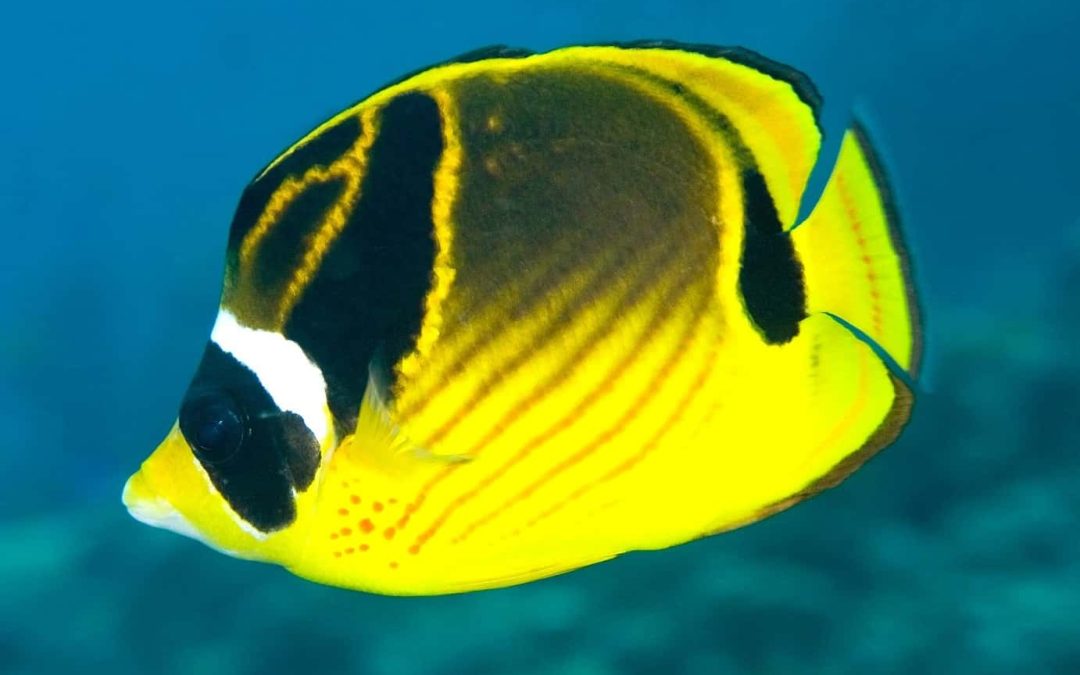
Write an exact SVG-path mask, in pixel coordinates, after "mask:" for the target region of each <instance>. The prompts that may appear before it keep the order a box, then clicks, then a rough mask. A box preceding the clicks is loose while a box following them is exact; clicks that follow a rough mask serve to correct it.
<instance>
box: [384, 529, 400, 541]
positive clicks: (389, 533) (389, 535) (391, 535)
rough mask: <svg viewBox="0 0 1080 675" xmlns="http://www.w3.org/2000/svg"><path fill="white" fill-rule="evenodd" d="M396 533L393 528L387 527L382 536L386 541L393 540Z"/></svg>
mask: <svg viewBox="0 0 1080 675" xmlns="http://www.w3.org/2000/svg"><path fill="white" fill-rule="evenodd" d="M396 532H397V530H395V529H394V528H392V527H388V528H386V531H385V532H383V536H384V537H386V538H387V539H393V538H394V534H395V533H396Z"/></svg>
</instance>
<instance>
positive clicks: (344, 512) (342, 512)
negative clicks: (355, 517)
mask: <svg viewBox="0 0 1080 675" xmlns="http://www.w3.org/2000/svg"><path fill="white" fill-rule="evenodd" d="M337 512H338V515H339V516H347V515H349V509H346V508H344V507H342V508H340V509H338V510H337Z"/></svg>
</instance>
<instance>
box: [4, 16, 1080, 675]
mask: <svg viewBox="0 0 1080 675" xmlns="http://www.w3.org/2000/svg"><path fill="white" fill-rule="evenodd" d="M1078 35H1080V4H1076V3H1069V2H1061V1H1060V0H1057V1H1052V0H1026V1H1025V2H992V1H989V0H953V1H951V2H937V1H931V0H880V1H876V2H868V1H859V0H822V1H820V2H795V1H792V0H772V1H762V2H739V3H721V2H708V1H706V0H688V1H684V2H670V3H656V2H631V1H622V2H615V1H611V0H607V1H575V2H569V1H564V0H559V1H557V2H544V3H522V4H517V3H494V2H485V1H479V2H474V1H469V0H465V1H463V2H452V3H442V4H440V3H434V2H432V3H427V4H422V3H415V2H409V1H407V0H406V1H403V2H390V3H367V2H357V1H353V2H317V3H301V2H295V3H284V2H258V3H256V2H248V3H218V2H206V1H204V0H195V1H193V2H174V3H152V2H114V1H108V0H105V1H102V2H91V3H85V2H69V1H67V0H59V2H51V3H17V4H11V5H10V6H6V7H5V9H4V11H3V20H2V22H0V63H2V64H3V65H2V66H0V85H2V86H0V92H2V98H3V103H2V104H0V147H2V155H0V157H2V160H0V225H2V227H3V234H4V241H5V243H6V245H5V247H4V254H3V256H2V257H3V263H2V265H0V307H2V312H3V313H2V316H3V324H2V325H0V415H2V425H0V429H2V430H3V434H2V439H3V443H2V445H0V481H2V484H0V495H2V497H0V503H2V507H0V673H6V674H11V675H16V674H20V675H21V674H31V673H32V674H35V675H37V674H48V673H71V672H79V673H86V674H89V673H97V672H101V673H110V674H121V673H140V674H142V673H169V674H173V673H175V674H187V673H200V674H203V673H205V674H207V675H214V674H218V673H221V674H226V673H228V674H234V673H235V674H239V675H246V674H252V675H255V674H258V675H270V674H272V673H298V672H299V673H311V674H315V673H319V674H328V675H329V674H334V673H362V674H367V673H371V674H374V675H390V674H398V673H426V674H431V675H441V674H450V673H462V674H475V675H480V674H503V673H522V674H530V675H532V674H537V675H539V674H549V673H566V674H572V675H609V674H610V675H615V674H622V673H626V674H638V673H641V674H645V673H803V672H805V673H845V674H846V673H954V672H964V673H1002V674H1004V673H1009V674H1012V673H1080V458H1078V452H1080V363H1078V359H1077V356H1078V350H1077V347H1076V344H1077V340H1080V309H1078V307H1080V304H1078V303H1080V301H1078V300H1077V298H1078V297H1080V161H1078V158H1080V124H1078V122H1080V67H1078V66H1080V42H1078V37H1077V36H1078ZM646 37H648V38H673V39H678V40H682V41H689V42H701V43H715V44H725V45H744V46H747V47H751V48H753V49H755V50H757V51H760V52H762V53H764V54H766V55H768V56H770V57H772V58H774V59H777V60H780V61H783V62H786V63H789V64H791V65H793V66H795V67H797V68H799V69H801V70H803V71H804V72H806V73H808V74H809V75H810V76H811V77H812V78H813V79H814V81H815V82H816V83H817V85H818V87H819V88H820V90H821V91H822V93H823V94H824V98H825V101H826V108H825V114H824V118H823V119H824V124H825V126H826V127H827V129H828V131H829V136H828V138H827V140H826V144H825V146H824V149H823V155H824V156H825V157H831V155H832V154H834V153H835V152H836V148H837V145H838V142H839V138H840V131H841V130H842V129H843V128H844V126H845V125H846V123H847V122H848V120H849V118H850V114H851V112H852V111H853V110H857V111H859V114H860V115H861V116H862V117H863V118H865V119H867V120H869V123H870V126H871V128H872V129H873V131H874V135H875V138H876V139H877V141H878V142H879V143H880V145H881V146H882V148H883V151H884V155H885V161H886V163H887V165H888V167H889V169H890V173H891V177H892V181H893V183H894V186H895V189H896V192H897V194H898V198H899V205H900V209H901V212H902V216H903V220H904V224H905V232H906V237H907V240H908V242H909V245H910V247H911V249H912V255H913V259H914V263H915V268H916V273H917V279H918V284H919V289H920V292H921V296H922V299H923V308H924V313H925V317H926V328H927V345H928V348H929V355H928V360H927V364H926V369H925V371H926V372H925V376H924V378H923V380H922V383H921V387H922V388H923V389H924V391H923V392H922V395H921V396H920V398H919V399H918V402H917V404H916V412H915V416H914V419H913V420H912V423H911V425H910V426H909V428H908V429H907V431H906V432H905V434H904V435H903V437H902V438H901V440H900V441H899V442H898V443H896V444H895V445H894V446H892V447H890V448H889V449H888V450H887V451H885V452H884V453H882V454H881V455H880V456H879V457H877V458H875V459H874V460H873V461H872V462H870V463H869V464H868V465H867V466H866V467H865V468H864V469H862V470H861V471H859V472H858V473H857V474H855V475H854V476H853V477H852V478H851V479H850V480H848V481H847V482H846V483H844V484H843V485H842V486H841V487H839V488H838V489H835V490H831V491H828V492H827V493H825V494H823V495H821V496H819V497H818V498H816V499H813V500H811V501H809V502H806V503H804V504H802V505H800V506H798V507H796V508H794V509H792V510H790V511H788V512H785V513H782V514H780V515H779V516H776V517H774V518H771V519H768V520H766V521H763V522H761V523H758V524H756V525H753V526H751V527H748V528H746V529H742V530H738V531H736V532H733V533H730V534H727V535H723V536H719V537H714V538H710V539H706V540H702V541H698V542H695V543H692V544H689V545H685V546H681V547H677V548H674V549H670V550H667V551H662V552H652V553H636V554H630V555H627V556H624V557H622V558H620V559H618V560H615V561H613V562H609V563H605V564H602V565H598V566H594V567H591V568H588V569H584V570H581V571H578V572H574V573H571V574H568V575H565V576H562V577H558V578H554V579H550V580H546V581H541V582H537V583H533V584H529V585H525V586H521V587H516V588H510V589H506V590H499V591H490V592H483V593H474V594H468V595H462V596H451V597H441V598H411V599H409V598H406V599H401V598H387V597H378V596H372V595H364V594H360V593H353V592H347V591H342V590H337V589H333V588H327V587H322V586H317V585H314V584H312V583H309V582H306V581H303V580H301V579H298V578H295V577H293V576H291V575H289V574H288V573H287V572H285V571H284V570H282V569H279V568H276V567H271V566H267V565H259V564H253V563H245V562H240V561H237V560H233V559H230V558H228V557H225V556H223V555H220V554H218V553H216V552H214V551H211V550H210V549H208V548H206V547H204V546H202V545H201V544H198V543H196V542H194V541H190V540H187V539H185V538H182V537H179V536H177V535H174V534H172V533H168V532H165V531H162V530H155V529H151V528H148V527H146V526H144V525H141V524H139V523H137V522H135V521H134V520H133V519H131V518H130V517H129V516H128V514H127V513H126V511H125V509H124V508H123V506H122V505H121V503H120V492H121V488H122V486H123V483H124V480H125V479H126V478H127V476H128V475H129V474H130V473H131V472H132V471H134V470H135V468H136V467H137V466H138V465H139V463H140V462H141V461H142V460H143V459H144V458H145V457H146V456H147V455H148V454H149V452H150V451H151V450H152V449H153V447H154V446H155V445H156V444H157V442H158V441H159V440H160V439H161V437H162V436H163V435H164V434H165V432H166V431H167V430H168V428H169V426H170V425H171V424H172V421H173V419H174V417H175V415H176V409H177V404H178V402H179V400H180V397H181V395H182V394H183V391H184V389H185V388H186V386H187V383H188V380H189V378H190V376H191V374H192V372H193V369H194V367H195V365H196V363H197V360H198V358H199V356H200V353H201V351H202V349H203V345H204V341H205V339H206V336H207V333H208V330H209V326H210V322H211V321H212V319H213V317H214V314H215V312H216V307H217V296H218V291H219V284H220V281H221V279H220V274H221V261H222V254H223V250H224V242H225V236H226V232H227V228H228V224H229V221H230V218H231V216H232V211H233V209H234V207H235V204H236V201H237V198H238V196H239V194H240V191H241V190H242V188H243V186H244V184H245V183H246V182H247V181H248V180H249V179H250V178H251V177H252V175H253V174H254V172H255V171H257V170H258V169H259V168H260V167H262V166H263V165H264V164H265V163H266V162H267V161H268V160H270V159H271V158H272V157H273V156H274V155H275V154H277V152H278V151H279V150H281V149H282V148H284V147H286V146H287V145H288V144H290V143H291V142H292V141H293V140H295V139H296V138H298V137H299V136H300V135H302V134H303V133H304V132H306V131H307V130H308V129H310V128H311V127H312V126H314V125H315V124H317V123H319V122H320V121H322V120H323V119H324V118H326V117H327V116H329V115H330V114H332V113H334V112H336V111H337V110H339V109H341V108H343V107H345V106H346V105H348V104H351V103H352V102H354V101H355V100H357V99H359V98H361V97H363V96H364V95H366V94H367V93H369V92H371V91H372V90H374V89H376V88H377V87H379V86H380V85H381V84H383V83H384V82H386V81H389V80H392V79H394V78H396V77H397V76H399V75H401V74H403V73H405V72H408V71H411V70H414V69H416V68H419V67H422V66H424V65H427V64H430V63H434V62H438V61H442V60H445V59H447V58H449V57H452V56H454V55H456V54H458V53H461V52H464V51H468V50H471V49H473V48H476V47H480V46H483V45H486V44H491V43H508V44H511V45H515V46H522V47H529V48H532V49H536V50H543V49H549V48H554V47H557V46H562V45H566V44H571V43H576V42H596V41H610V40H628V39H635V38H646ZM830 162H831V160H830ZM830 162H827V163H830ZM818 178H819V179H820V178H821V176H818ZM817 184H818V187H819V188H820V180H818V181H817ZM781 414H782V413H781ZM688 470H693V467H688Z"/></svg>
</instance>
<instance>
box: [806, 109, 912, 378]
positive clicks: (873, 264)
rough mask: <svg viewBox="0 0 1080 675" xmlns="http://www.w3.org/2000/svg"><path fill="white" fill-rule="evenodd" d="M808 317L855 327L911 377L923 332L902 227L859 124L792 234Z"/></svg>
mask: <svg viewBox="0 0 1080 675" xmlns="http://www.w3.org/2000/svg"><path fill="white" fill-rule="evenodd" d="M790 233H791V238H792V239H793V240H794V242H795V249H796V251H797V252H798V255H799V258H800V260H801V261H802V262H803V268H804V273H805V281H806V293H807V310H808V311H809V312H825V313H828V314H830V315H833V316H835V317H837V318H839V319H842V320H843V321H844V322H846V323H848V324H850V325H852V326H854V327H855V328H857V329H858V330H859V331H861V332H863V333H865V334H866V336H867V337H869V338H870V339H871V340H873V342H874V343H876V344H877V345H880V347H881V348H882V350H884V351H885V353H887V354H888V355H889V356H890V357H892V360H893V361H895V362H896V363H897V364H898V365H899V366H900V367H901V368H903V369H904V370H905V371H906V372H907V373H908V374H909V375H911V376H912V377H914V376H915V375H916V374H917V372H918V368H919V357H920V351H921V329H920V318H919V308H918V305H917V304H916V301H915V290H914V285H913V283H912V278H911V269H910V263H909V261H908V256H907V251H906V247H905V246H904V243H903V239H902V238H901V234H900V221H899V217H898V215H897V213H896V209H895V207H894V206H893V203H892V196H891V192H890V188H889V185H888V182H887V180H886V178H885V173H884V171H883V170H882V168H881V165H880V161H879V160H878V158H877V156H876V155H875V153H874V150H873V147H872V146H871V144H870V141H869V138H868V136H867V135H866V132H865V130H864V129H863V128H862V127H861V126H860V125H858V124H856V125H854V126H853V127H852V128H851V129H850V130H849V131H848V132H847V133H846V134H845V135H844V139H843V142H842V143H841V146H840V154H839V156H838V157H837V160H836V165H835V167H834V168H833V171H832V174H831V176H830V177H829V180H828V182H827V183H826V185H825V190H824V191H823V192H822V194H821V198H820V199H819V200H818V203H817V204H816V205H815V206H814V209H813V211H812V212H811V213H810V215H809V216H808V217H807V218H806V220H805V221H804V222H802V223H800V224H799V225H798V226H797V227H795V228H794V229H792V230H791V231H790Z"/></svg>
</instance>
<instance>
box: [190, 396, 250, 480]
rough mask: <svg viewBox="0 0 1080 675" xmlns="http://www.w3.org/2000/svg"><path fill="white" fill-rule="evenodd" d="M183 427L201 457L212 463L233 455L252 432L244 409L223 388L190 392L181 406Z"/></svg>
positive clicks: (227, 458)
mask: <svg viewBox="0 0 1080 675" xmlns="http://www.w3.org/2000/svg"><path fill="white" fill-rule="evenodd" d="M180 431H181V432H183V434H184V438H185V439H187V442H188V444H189V445H190V446H191V447H192V449H193V450H194V451H195V452H196V453H197V454H198V455H199V458H200V459H202V460H203V461H205V462H207V463H209V464H221V463H222V462H226V461H228V460H229V459H231V458H232V457H233V456H234V455H235V454H236V452H237V451H238V450H239V449H240V446H241V445H242V444H243V443H244V439H245V438H247V436H248V433H249V430H248V423H247V419H246V416H245V415H244V412H243V410H241V408H240V406H239V405H238V404H237V403H236V401H235V400H233V398H232V397H231V396H229V395H228V394H227V393H225V392H224V391H206V392H199V393H196V394H194V395H192V396H189V397H188V398H187V399H186V400H185V401H184V404H183V406H182V407H181V408H180Z"/></svg>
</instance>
